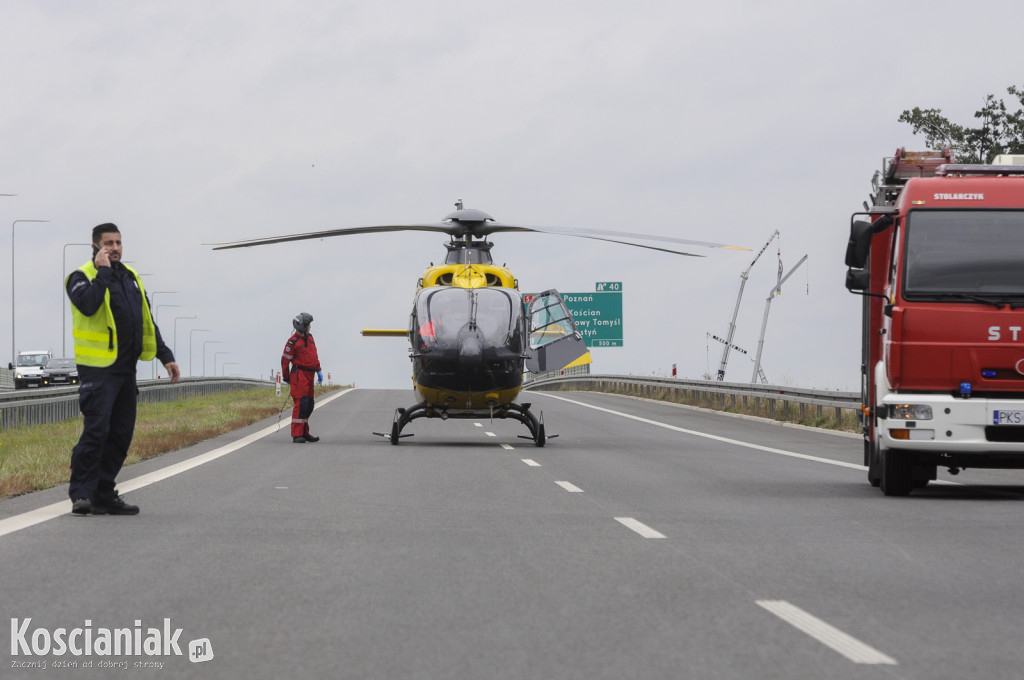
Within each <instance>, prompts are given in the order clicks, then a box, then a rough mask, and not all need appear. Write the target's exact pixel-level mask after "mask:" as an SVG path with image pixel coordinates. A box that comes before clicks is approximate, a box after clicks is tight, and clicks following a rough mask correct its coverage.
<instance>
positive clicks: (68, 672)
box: [0, 390, 1024, 680]
mask: <svg viewBox="0 0 1024 680" xmlns="http://www.w3.org/2000/svg"><path fill="white" fill-rule="evenodd" d="M410 395H411V393H409V392H405V391H375V390H354V391H351V392H348V393H344V394H342V395H341V396H338V397H337V398H335V399H333V400H332V401H330V402H329V403H323V402H322V403H321V404H319V405H318V408H317V410H316V411H315V412H314V414H313V416H312V418H311V424H312V427H313V431H314V433H315V434H318V435H320V436H321V438H322V440H321V441H320V442H319V443H317V444H304V445H296V444H292V443H291V438H290V436H288V433H287V429H286V427H282V428H281V429H280V430H278V429H277V423H276V421H267V422H264V423H260V424H258V425H255V426H252V427H250V428H247V429H246V430H244V431H242V432H238V433H234V434H232V435H227V436H224V437H220V438H218V439H216V440H212V441H210V442H205V443H204V444H202V445H199V446H196V447H192V448H190V449H187V450H184V451H180V452H176V453H174V454H169V455H166V456H163V457H161V458H159V459H155V460H151V461H146V462H144V463H140V464H138V465H135V466H132V467H131V468H127V469H126V470H125V471H124V472H123V473H122V476H121V488H122V490H130V491H129V492H128V493H127V498H128V500H129V501H131V502H134V503H137V504H138V505H140V506H141V508H142V512H141V514H140V515H138V516H137V517H86V518H79V517H72V516H70V515H69V514H67V511H68V510H69V509H70V504H69V503H67V502H66V500H65V496H64V494H65V493H66V489H64V488H61V489H53V490H50V491H46V492H41V493H37V494H31V495H28V496H23V497H19V498H15V499H10V500H6V501H2V502H0V574H2V576H0V579H2V581H0V583H2V584H3V587H2V594H0V599H2V602H3V605H2V608H0V609H2V611H0V614H2V615H3V619H4V621H5V623H4V624H2V625H5V626H9V636H10V637H9V641H10V644H9V645H7V644H5V645H4V648H5V649H6V650H7V658H6V659H5V660H4V665H3V668H2V669H0V676H2V677H4V678H20V677H29V678H39V677H43V675H42V674H46V673H49V674H56V673H60V674H61V677H68V678H77V677H104V678H117V677H153V678H165V679H170V678H191V677H197V678H199V677H202V678H206V677H216V678H280V677H290V678H343V679H349V678H352V679H356V678H358V679H371V678H372V679H386V680H404V679H407V678H423V679H430V680H433V679H448V678H451V679H458V680H463V679H465V680H475V679H481V680H498V679H505V678H508V679H515V680H523V679H532V678H537V679H545V680H551V679H561V678H580V679H586V680H596V679H601V678H609V679H615V680H621V679H625V678H637V679H647V678H650V679H652V680H653V679H661V678H687V679H689V678H695V679H703V678H714V679H719V678H721V679H733V678H735V679H746V678H756V679H762V678H779V679H786V680H792V679H796V678H857V679H861V678H915V679H920V680H936V679H943V678H950V679H953V678H956V679H962V678H972V679H979V678H1012V677H1020V676H1021V674H1022V665H1024V649H1022V642H1024V616H1022V615H1021V612H1022V611H1024V588H1022V586H1021V564H1022V558H1024V541H1022V540H1021V539H1022V536H1021V534H1022V528H1021V527H1022V522H1021V517H1022V515H1024V505H1018V503H1022V502H1024V475H1022V474H1021V473H1020V472H1016V471H998V472H993V471H989V472H972V471H968V472H966V473H963V474H961V475H959V476H958V477H956V478H949V477H946V479H947V480H952V481H954V482H956V483H940V484H933V485H931V486H929V487H928V488H927V489H924V490H922V491H918V492H915V493H914V495H912V496H911V497H909V498H886V497H884V496H883V495H882V494H881V493H880V492H879V491H878V490H877V489H874V488H872V487H870V486H869V485H868V484H867V481H866V477H865V472H864V470H863V468H861V466H860V462H861V444H860V440H859V439H858V438H856V437H847V436H841V435H837V434H833V433H824V432H820V431H814V430H809V429H805V428H799V427H792V426H783V425H779V424H775V423H768V422H764V421H760V420H755V419H749V418H740V417H735V416H727V415H723V414H718V413H713V412H708V411H702V410H698V409H692V408H686V407H679V406H673V405H668V404H662V403H657V402H648V401H643V400H638V399H632V398H627V397H616V396H613V395H603V394H590V393H559V394H557V395H551V394H543V393H533V394H527V395H524V396H525V397H526V399H524V400H527V401H532V402H533V404H534V409H535V410H542V411H543V413H544V419H545V421H546V427H547V431H548V434H549V435H551V434H556V433H557V434H559V435H560V436H559V437H558V438H555V439H552V440H550V441H549V442H548V445H547V446H545V447H543V448H538V447H535V446H534V445H533V443H532V442H531V441H529V440H527V439H521V438H519V437H518V435H520V434H526V429H525V428H524V427H522V426H521V425H519V424H518V423H516V422H514V421H494V422H489V421H487V420H483V421H472V420H450V421H447V422H440V421H426V420H419V421H416V422H414V423H413V424H411V425H410V426H409V427H408V428H407V429H406V432H412V433H414V434H415V436H414V437H411V438H408V439H403V440H402V442H401V443H400V444H399V445H398V446H392V445H391V444H390V443H389V442H388V441H387V440H386V439H383V438H380V437H375V436H374V435H373V434H371V432H372V431H373V430H379V431H386V430H387V429H388V428H389V426H390V422H391V414H392V412H393V410H394V408H395V407H396V406H399V405H408V404H407V402H408V401H409V399H410ZM283 425H284V426H286V423H284V424H283ZM33 513H34V514H33ZM27 619H31V621H28V622H27V623H26V620H27ZM60 629H64V631H63V632H61V631H60ZM105 629H111V630H115V629H120V632H113V633H107V632H105ZM150 629H153V630H150ZM179 629H180V632H177V633H176V631H178V630H179ZM72 634H76V635H77V637H74V638H73V639H72ZM175 635H177V636H176V637H175ZM118 636H120V637H118ZM108 639H109V640H111V644H110V645H109V646H108V645H106V644H105V642H104V641H105V640H108ZM115 639H117V641H118V643H119V644H122V645H123V646H122V647H121V648H120V651H121V654H111V655H104V654H103V652H104V651H106V650H113V651H116V650H115V648H114V647H113V641H114V640H115ZM193 641H194V642H195V644H194V645H190V644H189V643H191V642H193ZM204 641H205V645H204ZM172 642H173V643H176V644H177V645H178V648H179V649H180V650H181V655H178V654H177V653H176V651H177V650H176V649H175V648H174V645H173V644H171V643H172ZM72 644H73V645H74V646H75V647H76V648H78V649H82V646H83V645H86V644H89V645H91V646H90V647H88V649H90V650H91V651H92V652H93V653H92V654H83V655H80V656H75V655H73V654H72V653H70V652H66V653H64V654H62V655H58V654H56V653H55V652H56V650H57V649H58V647H59V646H61V645H64V646H69V647H70V646H72ZM128 647H131V651H132V652H133V653H131V654H128V655H126V654H125V653H124V651H125V650H126V649H127V648H128ZM157 647H159V649H158V648H157ZM190 648H192V650H191V651H193V652H194V651H199V652H200V653H202V652H206V656H207V657H208V656H209V653H210V652H212V655H213V656H212V658H208V659H207V660H205V661H202V662H193V661H191V660H190V658H189V654H190ZM147 651H148V652H159V653H153V654H148V653H146V652H147ZM135 652H138V653H135ZM109 662H113V663H122V662H123V663H125V664H126V665H127V669H126V670H120V669H118V668H114V669H111V668H106V667H101V664H104V663H109ZM62 663H64V664H77V665H76V666H75V667H70V668H64V667H60V664H62ZM90 663H91V664H92V668H89V667H86V664H90ZM139 663H143V664H160V665H162V668H138V667H136V664H139ZM23 664H35V665H36V666H40V665H43V664H45V665H46V670H45V671H44V670H43V669H42V668H39V667H26V668H20V667H18V666H20V665H23Z"/></svg>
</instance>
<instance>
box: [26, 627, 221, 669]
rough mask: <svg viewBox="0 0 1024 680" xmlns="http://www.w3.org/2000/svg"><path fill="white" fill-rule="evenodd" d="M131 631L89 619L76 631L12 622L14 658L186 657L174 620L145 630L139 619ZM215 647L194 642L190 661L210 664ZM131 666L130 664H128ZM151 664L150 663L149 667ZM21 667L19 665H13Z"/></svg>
mask: <svg viewBox="0 0 1024 680" xmlns="http://www.w3.org/2000/svg"><path fill="white" fill-rule="evenodd" d="M134 624H135V625H134V627H132V628H103V627H93V624H92V621H91V620H90V619H86V620H85V622H84V625H83V626H80V627H75V628H55V629H53V630H52V631H51V630H50V629H48V628H35V629H33V630H29V627H30V626H31V625H32V619H31V618H26V619H17V618H13V619H11V656H12V657H14V661H13V663H18V662H19V661H20V658H21V657H40V656H51V655H52V656H57V657H65V656H67V655H71V656H73V657H89V656H137V657H154V656H184V654H183V652H182V650H181V646H180V644H179V640H180V637H181V634H182V629H181V628H172V627H171V620H170V619H164V620H163V627H162V628H143V627H142V621H141V620H138V619H136V620H135V622H134ZM212 658H213V648H212V645H211V644H210V640H209V639H208V638H200V639H198V640H192V641H191V642H190V643H189V645H188V659H189V661H191V662H193V663H198V662H201V661H209V660H210V659H212ZM129 665H131V664H129ZM146 665H149V664H146ZM14 667H18V666H14Z"/></svg>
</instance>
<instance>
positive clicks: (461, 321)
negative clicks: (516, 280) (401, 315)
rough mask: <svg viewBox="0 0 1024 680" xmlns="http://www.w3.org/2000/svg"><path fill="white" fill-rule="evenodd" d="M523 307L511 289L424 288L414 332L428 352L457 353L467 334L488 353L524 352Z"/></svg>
mask: <svg viewBox="0 0 1024 680" xmlns="http://www.w3.org/2000/svg"><path fill="white" fill-rule="evenodd" d="M523 324H524V321H523V306H522V301H521V299H520V297H519V293H518V292H517V291H515V290H510V289H508V288H473V289H467V288H452V287H450V286H434V287H430V288H424V289H423V290H422V291H420V293H419V295H418V296H417V298H416V306H415V308H414V310H413V319H412V329H411V330H412V332H413V338H414V342H415V344H416V346H418V347H420V348H421V350H426V351H433V350H438V351H443V350H449V349H458V348H459V346H460V342H463V341H464V339H465V336H466V334H467V333H473V334H474V335H475V336H476V337H478V338H479V340H480V341H481V345H482V347H483V348H485V349H484V351H485V353H486V352H487V350H488V349H496V348H501V349H502V350H507V351H508V352H512V353H514V354H517V355H518V354H519V353H521V352H522V344H523V342H522V340H523V332H524V331H523V329H524V326H523Z"/></svg>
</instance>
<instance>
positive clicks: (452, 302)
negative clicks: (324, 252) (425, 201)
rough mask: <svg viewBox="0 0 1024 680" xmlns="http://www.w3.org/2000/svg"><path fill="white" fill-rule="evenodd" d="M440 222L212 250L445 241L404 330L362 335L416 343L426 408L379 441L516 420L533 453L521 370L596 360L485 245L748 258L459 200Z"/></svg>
mask: <svg viewBox="0 0 1024 680" xmlns="http://www.w3.org/2000/svg"><path fill="white" fill-rule="evenodd" d="M455 207H456V208H457V209H456V211H455V212H453V213H451V214H449V215H447V216H446V217H445V218H444V219H443V220H442V221H441V222H436V223H419V224H398V225H381V226H370V227H350V228H343V229H331V230H327V231H318V232H311V233H304V234H292V235H287V236H274V237H268V238H258V239H249V240H244V241H233V242H229V243H219V244H211V245H215V246H216V247H215V248H214V250H224V249H229V248H246V247H250V246H258V245H267V244H271V243H284V242H287V241H300V240H305V239H317V238H324V237H327V236H348V235H352V234H368V233H380V232H391V231H436V232H442V233H445V234H448V235H449V238H450V240H449V242H447V243H445V244H444V245H445V248H446V249H447V251H448V252H447V256H446V258H445V262H444V264H441V265H437V266H433V265H432V266H430V267H429V268H428V269H427V270H426V271H425V272H424V273H423V276H422V277H421V278H420V280H419V282H418V285H417V290H416V296H415V298H414V300H413V307H412V312H411V313H410V315H409V327H408V328H407V329H395V330H392V329H364V330H363V331H362V333H363V335H366V336H399V337H404V338H407V339H408V341H409V343H410V349H409V357H410V359H411V360H412V366H413V369H412V381H413V388H414V390H415V392H416V394H417V396H418V397H419V399H420V401H419V402H417V403H416V404H413V405H412V406H410V407H408V408H399V409H396V411H395V416H394V420H393V422H392V424H391V431H390V432H387V433H385V432H375V433H374V434H377V435H380V436H382V437H385V438H388V439H390V440H391V443H392V444H398V442H399V440H400V439H402V438H403V437H411V436H412V435H411V434H403V433H402V430H403V429H404V428H405V426H406V425H408V424H409V423H410V422H412V421H413V420H416V419H417V418H441V419H442V420H447V419H448V418H485V417H491V418H512V419H514V420H518V421H519V422H521V423H523V424H524V425H525V426H526V427H527V428H528V429H529V431H530V435H529V436H528V437H527V436H525V435H520V436H521V437H523V438H525V439H532V440H533V441H534V443H535V444H536V445H537V446H544V444H545V442H546V441H547V440H548V439H552V438H554V437H556V436H558V435H547V434H546V433H545V430H544V417H543V413H541V414H540V417H537V416H535V415H534V414H533V412H532V411H531V410H530V404H519V403H516V401H515V400H516V397H517V396H518V395H519V392H520V391H521V389H522V386H523V374H524V368H525V369H527V370H529V371H530V372H531V373H544V372H547V371H555V370H560V369H562V368H566V367H570V366H577V365H584V364H588V363H590V361H591V358H590V353H589V351H588V350H587V347H586V344H585V343H584V341H583V338H582V337H581V335H580V333H579V332H578V331H577V330H576V324H575V323H574V322H573V319H572V315H571V314H570V312H569V310H568V308H567V307H566V306H565V303H564V302H563V301H562V298H561V296H560V295H559V294H558V291H556V290H546V291H544V292H542V293H538V294H536V295H530V296H525V295H523V294H522V293H520V291H519V282H518V281H517V280H516V278H515V276H514V275H513V274H512V272H511V271H510V270H509V269H508V268H506V267H503V266H497V265H495V264H494V261H493V258H492V257H491V248H492V247H493V245H494V244H493V243H491V242H489V241H488V240H487V237H488V236H490V235H491V234H494V233H503V232H515V231H518V232H541V233H548V234H559V235H565V236H577V237H580V238H588V239H595V240H599V241H609V242H612V243H619V244H622V245H629V246H634V247H639V248H648V249H652V250H660V251H663V252H668V253H674V254H678V255H687V256H691V257H702V256H700V255H695V254H694V253H688V252H683V251H680V250H677V249H675V248H670V247H659V246H653V245H643V244H639V243H631V242H629V241H624V240H621V239H622V238H634V239H644V240H656V241H662V242H666V243H670V244H686V245H699V246H706V247H711V248H732V249H738V250H749V249H747V248H740V247H738V246H728V245H724V244H719V243H708V242H704V241H692V240H688V239H678V238H672V237H667V236H651V235H643V234H631V233H628V232H615V231H599V230H583V229H565V228H559V227H536V226H521V225H511V224H502V223H500V222H497V221H495V219H494V218H493V217H491V216H490V215H488V214H487V213H485V212H483V211H482V210H475V209H472V208H463V206H462V201H461V200H460V201H459V202H457V203H456V204H455Z"/></svg>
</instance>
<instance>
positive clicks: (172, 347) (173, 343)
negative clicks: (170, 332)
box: [171, 315, 199, 361]
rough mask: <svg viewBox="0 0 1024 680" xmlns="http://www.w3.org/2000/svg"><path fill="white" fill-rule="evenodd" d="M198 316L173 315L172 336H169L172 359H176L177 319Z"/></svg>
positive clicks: (196, 317) (195, 317)
mask: <svg viewBox="0 0 1024 680" xmlns="http://www.w3.org/2000/svg"><path fill="white" fill-rule="evenodd" d="M198 318H199V316H198V315H196V316H176V317H174V337H173V338H171V353H172V354H173V355H174V360H175V361H177V360H178V319H198Z"/></svg>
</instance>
